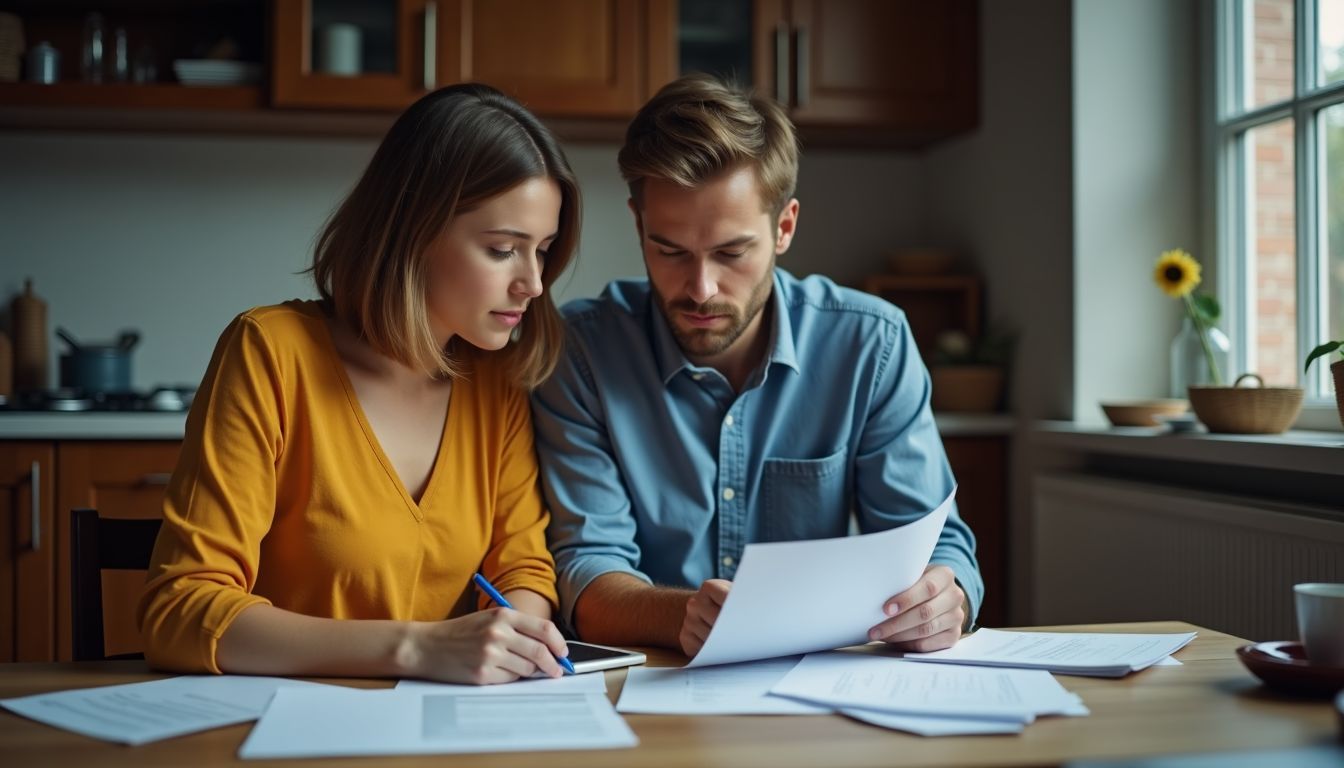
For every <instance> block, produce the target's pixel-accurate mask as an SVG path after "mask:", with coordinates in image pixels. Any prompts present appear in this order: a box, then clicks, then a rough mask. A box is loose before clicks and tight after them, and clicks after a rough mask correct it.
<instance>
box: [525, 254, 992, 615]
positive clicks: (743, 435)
mask: <svg viewBox="0 0 1344 768" xmlns="http://www.w3.org/2000/svg"><path fill="white" fill-rule="evenodd" d="M774 282H775V284H774V290H773V291H772V296H771V299H770V301H771V303H772V308H771V310H772V311H771V316H770V317H771V319H770V324H769V326H768V327H769V329H770V334H771V341H770V345H769V352H768V356H767V357H766V359H765V360H764V361H763V362H762V364H761V366H760V367H759V368H758V369H757V370H756V371H755V373H753V374H752V376H751V377H749V379H748V381H747V383H746V386H744V387H743V390H742V392H740V393H737V392H734V391H733V388H732V386H731V385H730V384H729V383H728V380H727V379H726V378H724V377H723V375H722V374H720V373H719V372H718V371H716V370H714V369H713V368H700V367H697V366H695V365H692V364H691V363H690V362H689V361H688V360H687V359H686V357H685V355H684V354H683V353H682V351H681V348H680V347H679V346H678V345H677V342H676V340H675V338H674V337H673V336H672V333H671V331H670V330H669V328H668V326H667V322H666V320H665V319H664V317H663V314H662V311H661V310H660V309H659V308H658V306H657V303H656V300H655V299H653V298H652V297H651V296H650V290H649V285H648V281H646V280H630V281H617V282H614V283H612V284H610V285H609V286H608V287H607V288H606V290H605V291H604V292H603V293H602V295H601V296H600V297H599V298H596V299H581V300H578V301H574V302H570V303H569V304H567V305H566V306H565V307H564V310H563V313H564V315H565V319H566V323H567V326H568V334H567V338H566V348H565V354H564V357H563V358H562V360H561V362H560V365H559V367H558V368H557V370H556V372H555V375H554V376H552V377H551V378H550V379H549V380H548V381H547V382H546V383H545V384H543V385H542V386H541V387H540V388H539V389H538V390H537V391H536V392H535V393H534V395H533V401H532V411H533V421H534V426H535V429H536V435H537V451H538V456H539V459H540V463H541V477H542V485H543V490H544V492H545V495H546V501H547V503H548V504H549V506H550V511H551V515H552V518H551V523H550V527H549V529H548V531H547V538H548V540H549V544H550V548H551V551H552V552H553V553H554V555H555V561H556V569H557V572H558V574H559V589H560V600H561V612H560V617H561V619H562V620H563V621H564V622H565V623H566V624H567V625H568V627H570V628H572V627H573V615H574V603H575V601H576V600H577V598H578V596H579V594H580V593H581V592H583V590H584V588H585V587H587V586H588V584H590V583H591V582H592V581H593V579H595V578H597V577H598V576H600V575H602V574H604V573H609V572H612V571H619V572H622V573H629V574H631V575H633V576H636V577H638V578H640V579H643V580H645V581H648V582H651V583H653V584H658V585H661V586H678V587H690V588H696V587H698V586H699V585H700V583H701V582H703V581H704V580H705V579H710V578H721V579H732V578H733V574H734V573H735V572H736V570H737V564H738V562H739V561H740V559H741V557H742V551H743V549H744V548H745V547H746V545H747V544H748V543H750V542H761V541H791V540H799V539H817V538H826V537H833V536H844V535H846V533H847V532H848V530H849V522H850V516H851V512H852V513H853V514H854V515H855V516H856V517H857V521H858V527H859V530H860V531H862V532H864V533H869V532H872V531H879V530H885V529H888V528H894V527H897V526H900V525H904V524H906V523H909V522H911V521H914V520H917V519H919V518H920V517H922V516H923V515H925V514H927V513H928V512H929V511H930V510H932V509H934V508H935V507H937V506H938V504H939V503H941V502H942V501H943V499H945V498H947V495H948V494H949V493H951V491H952V488H953V483H954V481H953V478H952V472H951V469H950V468H949V467H948V464H947V457H946V454H944V452H943V444H942V440H941V439H940V438H939V436H938V431H937V428H936V427H935V425H934V420H933V414H932V412H931V411H930V410H929V391H930V388H929V376H928V372H927V371H926V370H925V368H924V364H923V362H922V361H921V360H920V357H919V351H918V350H917V349H916V348H915V343H914V339H913V337H912V336H911V334H910V328H909V326H908V325H907V324H906V320H905V315H904V313H902V312H901V311H900V310H899V309H897V308H896V307H893V306H892V305H891V304H889V303H887V302H885V301H883V300H882V299H879V298H877V297H875V296H871V295H869V294H866V293H861V292H859V291H855V290H852V289H848V288H842V287H839V286H837V285H836V284H835V283H834V282H832V281H830V280H828V279H826V278H823V277H817V276H813V277H808V278H806V279H803V280H799V279H797V278H795V277H793V276H792V275H790V274H789V273H787V272H785V271H783V270H781V269H776V270H775V276H774ZM933 561H934V562H936V563H942V564H945V565H948V566H950V567H951V568H952V570H953V572H954V573H955V574H956V577H957V580H958V582H959V583H960V584H961V587H962V588H963V589H964V590H965V591H966V594H967V596H968V598H969V602H970V606H971V613H972V615H973V616H974V615H975V614H976V612H978V611H979V607H980V601H981V598H982V596H983V594H984V583H983V582H982V580H981V578H980V573H979V570H978V568H977V565H976V561H975V538H974V536H973V535H972V534H971V531H970V529H969V528H968V527H967V526H966V524H965V523H964V522H963V521H962V520H961V517H960V516H959V515H957V513H956V511H955V509H954V510H953V511H952V513H951V514H950V515H949V516H948V520H947V524H946V526H945V527H944V529H943V532H942V535H941V536H940V537H939V540H938V544H937V546H936V547H935V549H934V553H933Z"/></svg>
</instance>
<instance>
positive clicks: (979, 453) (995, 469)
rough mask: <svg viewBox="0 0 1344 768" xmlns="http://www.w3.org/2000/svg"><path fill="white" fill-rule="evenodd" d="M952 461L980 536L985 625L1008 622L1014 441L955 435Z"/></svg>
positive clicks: (949, 441)
mask: <svg viewBox="0 0 1344 768" xmlns="http://www.w3.org/2000/svg"><path fill="white" fill-rule="evenodd" d="M943 448H944V449H945V450H946V451H947V461H948V463H949V464H951V465H952V474H953V475H954V476H955V477H956V478H957V511H958V512H959V513H960V514H961V517H962V519H963V520H965V521H966V524H967V525H969V526H970V527H971V532H972V533H974V534H975V540H976V551H975V556H976V559H977V560H979V562H980V575H981V576H983V577H984V580H985V602H984V605H982V606H980V618H979V623H980V624H981V625H983V626H986V627H1002V626H1004V623H1005V622H1006V621H1007V620H1008V594H1007V592H1008V525H1007V514H1008V512H1007V510H1008V485H1007V480H1006V477H1007V461H1008V439H1007V438H1005V437H973V436H956V435H949V436H948V437H945V438H943Z"/></svg>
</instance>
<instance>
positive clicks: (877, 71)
mask: <svg viewBox="0 0 1344 768" xmlns="http://www.w3.org/2000/svg"><path fill="white" fill-rule="evenodd" d="M669 6H671V7H673V9H672V10H666V8H667V7H669ZM654 7H655V12H654V16H657V15H658V13H659V10H658V9H663V10H662V12H664V13H670V14H672V15H673V16H674V17H675V25H674V30H675V34H676V45H675V46H674V47H673V48H672V49H671V50H669V51H668V52H667V53H666V54H664V55H663V58H662V59H660V58H659V53H658V51H656V50H654V51H651V71H652V72H654V73H658V72H660V71H666V70H670V71H672V72H673V73H685V72H692V71H707V72H712V73H715V74H719V75H721V76H725V77H730V78H732V79H735V80H737V81H738V82H740V83H742V84H749V85H753V86H755V88H756V89H757V90H758V91H759V92H761V93H764V94H767V95H770V96H772V97H773V98H774V99H775V100H776V101H778V102H779V103H780V104H782V105H784V106H785V107H786V108H787V109H788V110H789V115H790V117H791V118H792V119H793V121H794V122H795V123H796V124H797V125H798V126H799V127H800V128H801V129H803V131H804V134H805V135H808V134H809V129H810V134H811V135H812V136H816V135H818V134H819V133H820V135H825V131H826V130H828V129H835V130H854V129H858V130H860V131H863V130H867V131H869V133H870V135H871V134H873V133H880V134H885V135H887V137H888V138H889V139H891V140H892V141H893V143H902V141H909V142H915V143H918V142H919V141H921V140H929V139H935V138H941V137H944V136H949V135H952V134H954V133H958V132H961V131H965V130H969V129H971V128H974V127H975V125H976V122H977V119H978V103H979V92H978V70H979V22H978V13H977V5H976V0H933V1H930V0H679V2H678V0H655V2H654ZM872 129H879V131H876V132H875V131H873V130H872Z"/></svg>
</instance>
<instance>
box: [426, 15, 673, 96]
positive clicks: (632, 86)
mask: <svg viewBox="0 0 1344 768" xmlns="http://www.w3.org/2000/svg"><path fill="white" fill-rule="evenodd" d="M646 13H647V2H646V0H565V2H560V3H557V2H554V0H442V1H441V2H440V3H439V15H440V19H439V32H440V43H439V52H440V62H439V74H440V80H441V82H443V83H454V82H467V81H475V82H482V83H488V84H489V85H492V86H494V87H496V88H498V89H500V90H502V91H504V92H505V93H508V94H509V95H511V96H513V97H514V98H516V99H518V100H519V101H521V102H522V103H523V104H525V105H526V106H527V107H528V108H529V109H531V110H532V111H534V112H536V113H537V114H540V115H551V116H559V117H628V116H630V115H633V114H634V113H635V110H636V109H638V108H639V105H640V103H641V101H642V99H643V95H644V85H645V80H646V76H645V65H644V62H643V61H642V58H641V57H642V56H643V53H644V48H645V46H644V43H645V35H644V25H645V23H646Z"/></svg>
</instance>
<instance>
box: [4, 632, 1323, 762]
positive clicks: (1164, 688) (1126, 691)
mask: <svg viewBox="0 0 1344 768" xmlns="http://www.w3.org/2000/svg"><path fill="white" fill-rule="evenodd" d="M1023 629H1033V630H1039V631H1052V632H1145V633H1156V632H1163V633H1165V632H1190V631H1195V632H1198V633H1199V634H1198V636H1197V637H1196V638H1195V640H1194V641H1193V642H1191V643H1190V644H1189V645H1187V646H1186V647H1185V648H1183V649H1181V650H1180V651H1179V652H1177V653H1176V654H1175V656H1176V658H1177V659H1178V660H1179V661H1180V662H1181V665H1180V666H1159V667H1151V668H1149V669H1146V670H1143V671H1141V672H1137V673H1134V674H1131V675H1129V676H1127V677H1124V678H1120V679H1101V678H1088V677H1074V676H1060V677H1059V678H1058V679H1059V681H1060V682H1061V683H1062V684H1063V686H1064V687H1065V688H1066V689H1068V690H1070V691H1072V692H1074V693H1077V694H1078V695H1079V696H1081V697H1082V699H1083V702H1084V703H1085V704H1086V705H1087V707H1088V708H1089V709H1090V710H1091V713H1092V714H1091V715H1089V716H1087V717H1047V718H1042V719H1040V720H1038V721H1036V722H1035V723H1033V724H1031V725H1029V726H1027V728H1026V730H1025V731H1024V732H1023V733H1021V734H1018V735H1008V736H970V737H943V738H925V737H920V736H913V735H909V734H905V733H900V732H897V731H890V730H885V729H882V728H878V727H874V726H871V725H865V724H863V723H859V722H857V721H854V720H850V719H848V718H846V717H843V716H840V715H820V716H779V715H776V716H742V715H734V716H722V715H720V716H683V715H625V716H624V717H625V719H626V721H627V722H628V723H629V724H630V727H631V729H633V730H634V732H635V734H636V735H637V736H638V737H639V745H638V746H637V747H634V748H632V749H615V750H586V751H557V752H527V753H521V752H514V753H492V754H469V755H433V756H407V757H376V758H339V759H316V760H305V761H303V762H302V763H301V764H302V765H304V766H328V765H330V766H347V767H349V766H356V765H395V766H420V765H424V766H430V765H433V766H437V767H442V768H449V767H451V766H484V767H487V768H488V767H489V766H509V765H527V766H546V767H547V768H565V767H566V766H573V767H574V768H606V767H608V766H620V767H621V768H629V767H631V766H634V767H635V768H638V767H639V766H777V767H779V768H788V767H790V766H799V767H800V768H801V767H802V766H807V767H808V768H813V767H814V766H897V765H899V766H1021V765H1033V766H1037V765H1039V766H1054V765H1061V764H1064V763H1067V762H1070V761H1073V760H1081V759H1104V758H1134V757H1139V756H1148V755H1162V754H1176V753H1193V752H1221V751H1242V750H1251V749H1266V748H1284V747H1307V746H1312V745H1330V744H1335V743H1337V742H1336V739H1337V738H1338V734H1337V725H1336V717H1335V714H1334V709H1333V706H1332V705H1331V703H1330V702H1329V701H1327V700H1324V699H1305V698H1296V697H1293V696H1289V695H1285V694H1281V693H1277V692H1275V691H1273V690H1270V689H1268V688H1265V687H1263V686H1262V685H1261V684H1260V682H1259V681H1258V680H1257V679H1256V678H1255V677H1253V676H1252V675H1251V674H1250V673H1249V672H1247V671H1246V669H1245V668H1244V667H1243V666H1242V665H1241V663H1240V662H1239V661H1238V660H1237V658H1236V649H1237V647H1238V646H1240V645H1242V644H1244V643H1245V642H1246V641H1244V640H1241V639H1239V638H1236V637H1233V636H1231V635H1227V634H1223V633H1222V632H1215V631H1213V630H1209V629H1204V628H1201V627H1196V626H1193V625H1190V624H1186V623H1182V622H1174V621H1171V622H1147V623H1131V624H1095V625H1076V626H1056V627H1031V628H1023ZM646 652H647V653H648V655H649V664H650V665H653V666H677V665H680V664H684V663H685V658H684V657H682V656H680V655H679V654H675V653H671V652H668V651H660V650H656V649H646ZM605 674H606V683H607V695H608V696H609V697H610V698H611V700H612V701H613V702H614V701H616V699H617V698H618V697H619V696H620V692H621V686H622V685H623V684H624V681H625V670H609V671H607V672H606V673H605ZM162 677H165V675H162V674H158V673H155V672H152V671H150V669H149V668H148V667H147V666H146V665H145V663H144V662H143V661H102V662H83V663H17V664H0V698H11V697H15V696H26V695H30V694H35V693H43V692H47V691H60V690H67V689H74V688H88V687H93V686H101V685H114V684H118V683H133V682H141V681H146V680H155V679H159V678H162ZM320 682H327V683H335V684H339V685H349V686H354V687H360V688H383V687H389V686H391V685H393V681H390V680H351V679H322V680H320ZM251 727H252V724H251V723H245V724H241V725H235V726H230V727H225V728H217V729H215V730H211V731H206V732H202V733H196V734H192V735H188V736H182V737H179V738H175V739H168V740H166V741H160V742H155V743H151V744H145V745H142V746H137V747H128V746H124V745H120V744H112V743H108V742H104V741H98V740H95V739H91V738H88V737H85V736H80V735H78V734H75V733H70V732H67V731H63V730H60V729H57V728H53V727H51V726H48V725H44V724H42V723H38V722H34V721H31V720H27V719H25V718H22V717H19V716H17V715H14V714H13V713H10V712H8V711H4V712H3V713H0V764H2V765H5V766H12V767H17V766H30V765H31V766H49V765H74V766H170V765H171V766H196V765H224V764H238V763H245V764H249V765H260V764H268V763H274V764H275V765H291V766H292V765H296V764H298V763H295V762H294V761H292V760H273V761H264V760H256V761H254V760H248V761H243V760H240V759H239V758H238V757H237V754H238V748H239V746H240V745H241V744H242V742H243V740H244V738H246V736H247V734H248V731H249V730H250V729H251Z"/></svg>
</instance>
